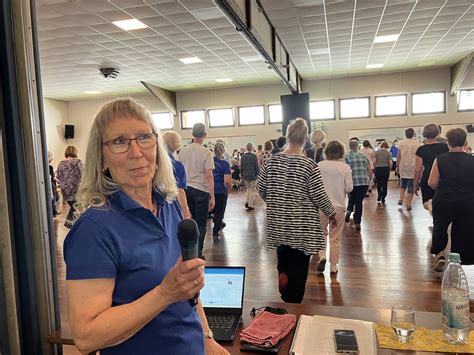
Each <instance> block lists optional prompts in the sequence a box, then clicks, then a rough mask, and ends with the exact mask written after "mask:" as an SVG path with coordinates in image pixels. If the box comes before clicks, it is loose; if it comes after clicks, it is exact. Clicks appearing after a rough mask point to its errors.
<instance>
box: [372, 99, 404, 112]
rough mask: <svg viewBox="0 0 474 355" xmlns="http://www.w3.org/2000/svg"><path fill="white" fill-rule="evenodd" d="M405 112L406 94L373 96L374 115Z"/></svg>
mask: <svg viewBox="0 0 474 355" xmlns="http://www.w3.org/2000/svg"><path fill="white" fill-rule="evenodd" d="M406 114H407V96H406V95H393V96H380V97H376V98H375V116H393V115H406Z"/></svg>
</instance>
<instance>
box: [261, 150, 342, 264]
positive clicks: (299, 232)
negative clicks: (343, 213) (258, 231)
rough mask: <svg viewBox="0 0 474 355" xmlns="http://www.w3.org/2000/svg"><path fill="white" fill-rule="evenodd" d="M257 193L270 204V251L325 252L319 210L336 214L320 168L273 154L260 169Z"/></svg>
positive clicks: (297, 157)
mask: <svg viewBox="0 0 474 355" xmlns="http://www.w3.org/2000/svg"><path fill="white" fill-rule="evenodd" d="M257 190H258V192H259V193H260V196H262V198H263V199H264V200H265V201H266V203H267V218H266V235H267V249H273V248H275V247H278V246H280V245H287V246H289V247H291V248H294V249H298V250H301V251H303V252H304V253H306V254H309V255H311V254H316V253H317V252H319V251H320V250H323V249H324V247H325V246H324V239H323V231H322V227H321V222H320V219H319V209H321V210H322V211H323V212H324V214H325V215H326V216H330V215H332V214H333V213H335V211H334V208H333V206H332V204H331V201H330V200H329V198H328V196H327V194H326V191H325V190H324V184H323V179H322V177H321V173H320V172H319V168H318V165H317V164H316V163H315V162H314V161H313V160H310V159H308V158H307V157H305V156H302V155H289V154H284V153H280V154H277V155H273V156H272V157H271V158H270V159H269V160H268V161H267V162H266V163H265V164H264V165H263V166H262V168H261V170H260V174H259V176H258V179H257Z"/></svg>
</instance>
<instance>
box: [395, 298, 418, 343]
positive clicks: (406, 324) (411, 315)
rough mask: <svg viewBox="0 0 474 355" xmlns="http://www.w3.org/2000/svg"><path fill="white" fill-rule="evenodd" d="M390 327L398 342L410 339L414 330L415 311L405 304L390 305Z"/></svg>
mask: <svg viewBox="0 0 474 355" xmlns="http://www.w3.org/2000/svg"><path fill="white" fill-rule="evenodd" d="M392 329H393V330H394V331H395V334H396V335H397V337H398V341H399V342H401V343H406V342H408V341H410V340H411V338H412V337H413V333H414V332H415V311H414V310H413V308H412V307H410V306H405V305H400V306H393V307H392Z"/></svg>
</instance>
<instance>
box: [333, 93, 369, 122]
mask: <svg viewBox="0 0 474 355" xmlns="http://www.w3.org/2000/svg"><path fill="white" fill-rule="evenodd" d="M339 112H340V116H341V118H368V117H370V97H357V98H353V99H340V100H339Z"/></svg>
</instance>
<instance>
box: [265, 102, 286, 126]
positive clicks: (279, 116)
mask: <svg viewBox="0 0 474 355" xmlns="http://www.w3.org/2000/svg"><path fill="white" fill-rule="evenodd" d="M268 121H269V123H270V124H271V123H281V122H283V113H282V111H281V105H280V104H274V105H268Z"/></svg>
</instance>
